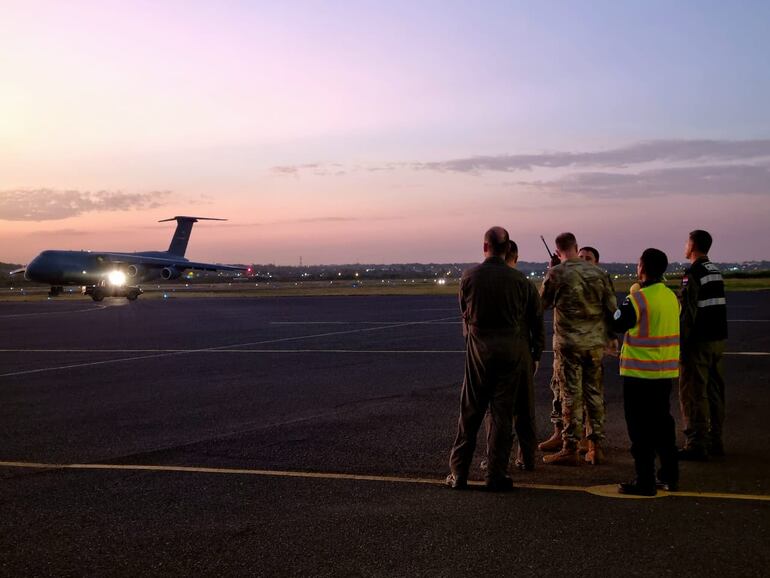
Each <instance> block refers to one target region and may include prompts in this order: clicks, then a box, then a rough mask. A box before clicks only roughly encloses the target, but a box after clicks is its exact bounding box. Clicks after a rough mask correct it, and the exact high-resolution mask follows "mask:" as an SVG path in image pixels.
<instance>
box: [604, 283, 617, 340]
mask: <svg viewBox="0 0 770 578" xmlns="http://www.w3.org/2000/svg"><path fill="white" fill-rule="evenodd" d="M603 302H604V303H603V307H604V325H605V327H606V328H607V342H608V343H611V342H613V341H615V345H617V340H618V336H617V335H615V332H614V331H613V330H612V322H613V320H614V317H615V311H617V310H618V300H617V297H615V289H614V287H613V286H612V281H611V280H610V276H609V274H606V275H605V276H604V298H603ZM616 349H617V347H616Z"/></svg>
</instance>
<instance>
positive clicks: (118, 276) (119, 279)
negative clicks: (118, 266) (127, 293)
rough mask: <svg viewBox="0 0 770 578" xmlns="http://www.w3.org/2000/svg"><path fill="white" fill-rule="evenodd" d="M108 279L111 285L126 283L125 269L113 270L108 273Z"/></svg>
mask: <svg viewBox="0 0 770 578" xmlns="http://www.w3.org/2000/svg"><path fill="white" fill-rule="evenodd" d="M107 279H108V280H109V282H110V285H117V286H120V285H125V284H126V274H125V273H123V271H112V272H110V274H109V275H107Z"/></svg>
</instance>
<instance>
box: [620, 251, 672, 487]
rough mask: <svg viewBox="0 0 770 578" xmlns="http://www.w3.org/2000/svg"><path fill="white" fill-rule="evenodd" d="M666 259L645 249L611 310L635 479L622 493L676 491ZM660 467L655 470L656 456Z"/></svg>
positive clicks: (670, 323)
mask: <svg viewBox="0 0 770 578" xmlns="http://www.w3.org/2000/svg"><path fill="white" fill-rule="evenodd" d="M667 267H668V258H667V257H666V254H665V253H664V252H663V251H660V250H658V249H646V250H645V251H644V253H642V256H641V258H640V259H639V264H638V265H637V269H636V271H637V275H638V277H639V281H640V283H641V288H640V289H639V290H638V291H635V292H632V293H631V294H630V295H629V296H628V297H627V298H626V300H625V301H624V302H623V304H622V305H621V306H620V309H618V311H617V313H616V314H615V321H614V323H613V329H614V330H615V331H617V332H618V333H623V332H625V333H626V335H625V338H624V340H623V348H622V349H621V352H620V375H622V376H623V409H624V411H625V416H626V425H627V427H628V437H629V438H630V439H631V455H632V456H633V458H634V466H635V468H636V479H635V480H633V481H632V482H628V483H623V484H620V485H619V486H618V491H619V492H620V493H621V494H632V495H637V496H654V495H655V494H656V493H657V489H664V490H667V491H672V492H673V491H676V490H677V489H678V486H679V464H678V459H677V448H676V425H675V423H674V418H673V417H672V416H671V403H670V398H671V387H672V385H673V382H674V379H676V378H677V377H678V376H679V301H678V299H677V297H676V295H675V294H674V292H673V291H671V290H670V289H669V288H668V287H666V286H665V285H664V284H663V274H664V273H665V272H666V268H667ZM656 454H657V455H658V457H659V458H660V469H659V470H658V472H657V478H656V472H655V455H656Z"/></svg>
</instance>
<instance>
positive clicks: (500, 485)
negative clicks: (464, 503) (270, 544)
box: [485, 476, 513, 492]
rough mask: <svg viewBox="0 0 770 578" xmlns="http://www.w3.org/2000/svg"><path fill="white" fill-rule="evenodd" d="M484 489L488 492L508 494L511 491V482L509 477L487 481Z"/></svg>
mask: <svg viewBox="0 0 770 578" xmlns="http://www.w3.org/2000/svg"><path fill="white" fill-rule="evenodd" d="M485 487H486V489H487V491H488V492H510V491H511V490H513V480H512V479H511V478H509V477H507V476H506V477H504V478H496V479H493V480H487V483H486V484H485Z"/></svg>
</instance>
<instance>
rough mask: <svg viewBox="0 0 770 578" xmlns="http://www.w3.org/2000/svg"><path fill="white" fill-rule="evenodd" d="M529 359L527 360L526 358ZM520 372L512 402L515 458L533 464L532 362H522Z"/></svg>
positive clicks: (534, 444)
mask: <svg viewBox="0 0 770 578" xmlns="http://www.w3.org/2000/svg"><path fill="white" fill-rule="evenodd" d="M528 361H529V360H528ZM522 370H523V371H522V373H523V375H521V376H520V377H519V380H518V382H519V383H518V386H517V388H516V399H515V401H514V403H513V428H514V430H515V431H516V438H517V441H518V444H519V450H518V452H517V454H516V459H517V460H519V461H521V462H522V463H523V464H525V465H527V466H534V465H535V449H536V448H537V439H536V434H535V379H534V376H533V375H532V371H533V370H534V368H533V366H532V363H531V362H530V363H523V364H522Z"/></svg>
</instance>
